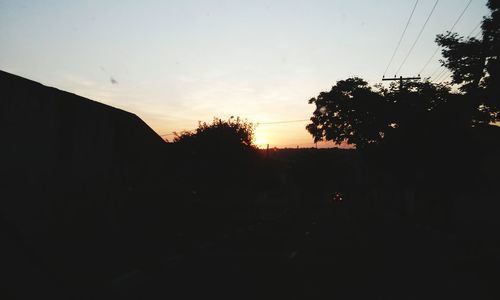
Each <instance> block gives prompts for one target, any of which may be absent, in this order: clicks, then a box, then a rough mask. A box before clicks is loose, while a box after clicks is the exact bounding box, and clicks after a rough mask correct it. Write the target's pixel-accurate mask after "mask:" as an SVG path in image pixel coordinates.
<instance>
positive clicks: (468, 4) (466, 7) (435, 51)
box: [419, 0, 477, 74]
mask: <svg viewBox="0 0 500 300" xmlns="http://www.w3.org/2000/svg"><path fill="white" fill-rule="evenodd" d="M471 3H472V0H469V2H467V5H466V6H465V7H464V9H463V10H462V12H461V13H460V15H459V16H458V18H457V19H456V20H455V23H453V26H451V28H450V30H448V34H449V33H450V32H452V31H453V29H455V26H457V24H458V22H460V20H461V19H462V17H463V15H464V14H465V11H467V9H468V8H469V6H470V4H471ZM476 28H477V26H476ZM476 28H474V30H476ZM471 33H472V32H471ZM438 50H439V46H438V47H436V50H434V52H433V53H432V55H431V57H430V58H429V59H428V60H427V62H426V63H425V65H424V66H423V67H422V69H421V70H420V72H419V74H422V73H423V72H424V70H425V68H427V66H428V65H429V63H430V62H431V61H432V59H433V58H434V56H436V53H437V52H438Z"/></svg>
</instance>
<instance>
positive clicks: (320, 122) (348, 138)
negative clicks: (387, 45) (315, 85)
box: [306, 77, 388, 148]
mask: <svg viewBox="0 0 500 300" xmlns="http://www.w3.org/2000/svg"><path fill="white" fill-rule="evenodd" d="M309 104H315V105H316V109H315V110H314V112H313V117H311V121H312V123H311V124H309V125H307V127H306V129H307V130H308V131H309V133H311V135H312V136H313V137H314V142H318V141H321V140H327V141H334V142H335V143H336V144H340V143H342V142H347V143H349V144H355V145H356V146H357V147H358V148H362V147H365V146H366V145H368V144H371V143H377V142H379V141H380V140H381V139H382V138H383V136H384V132H385V131H386V130H387V125H388V122H387V116H386V114H385V112H384V111H385V106H386V102H385V101H384V98H383V96H382V95H381V94H380V93H377V92H375V91H373V90H372V88H371V87H370V86H369V85H368V83H367V82H366V81H364V80H363V79H361V78H357V77H355V78H349V79H346V80H340V81H338V82H337V84H336V85H335V86H333V87H332V89H331V91H330V92H322V93H320V94H319V95H318V97H316V98H311V99H310V100H309Z"/></svg>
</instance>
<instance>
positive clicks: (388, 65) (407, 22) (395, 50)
mask: <svg viewBox="0 0 500 300" xmlns="http://www.w3.org/2000/svg"><path fill="white" fill-rule="evenodd" d="M417 4H418V0H417V1H415V4H414V5H413V9H412V10H411V13H410V16H409V17H408V21H406V26H405V29H404V30H403V33H402V34H401V37H400V38H399V41H398V44H397V45H396V49H394V52H393V53H392V56H391V59H390V60H389V63H388V64H387V67H386V68H385V71H384V77H385V74H386V73H387V70H389V67H390V66H391V64H392V61H393V60H394V57H395V56H396V53H397V52H398V49H399V46H401V42H402V41H403V38H404V36H405V33H406V30H407V29H408V25H410V21H411V18H412V17H413V13H414V12H415V9H416V8H417Z"/></svg>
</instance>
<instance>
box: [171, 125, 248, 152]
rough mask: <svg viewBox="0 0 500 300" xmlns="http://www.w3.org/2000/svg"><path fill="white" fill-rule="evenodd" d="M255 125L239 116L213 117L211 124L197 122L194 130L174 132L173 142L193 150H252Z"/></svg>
mask: <svg viewBox="0 0 500 300" xmlns="http://www.w3.org/2000/svg"><path fill="white" fill-rule="evenodd" d="M254 129H255V126H254V125H253V124H252V123H250V122H247V121H245V120H242V119H240V118H239V117H236V118H235V117H230V118H229V119H228V120H227V121H225V120H222V119H219V118H214V120H213V121H212V123H211V124H209V123H206V122H203V123H202V122H199V124H198V128H197V129H196V130H194V131H184V132H181V133H180V134H177V133H176V136H175V138H174V143H177V144H180V145H186V146H189V147H190V148H192V150H195V151H203V152H208V153H215V152H218V153H224V154H229V153H234V154H237V152H242V151H248V150H254V149H255V146H254V144H253V141H254Z"/></svg>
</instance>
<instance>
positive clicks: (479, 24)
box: [467, 21, 483, 37]
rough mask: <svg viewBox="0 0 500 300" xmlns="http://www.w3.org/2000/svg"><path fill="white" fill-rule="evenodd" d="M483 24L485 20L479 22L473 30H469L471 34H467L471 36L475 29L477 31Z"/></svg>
mask: <svg viewBox="0 0 500 300" xmlns="http://www.w3.org/2000/svg"><path fill="white" fill-rule="evenodd" d="M481 24H483V21H481V22H479V23H477V25H476V27H474V29H472V30H471V31H470V32H469V34H468V35H467V37H470V36H471V35H472V34H473V33H474V31H476V29H477V28H478V27H479V26H481Z"/></svg>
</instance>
